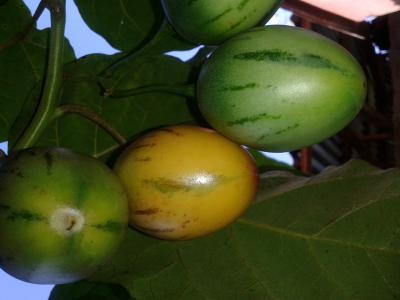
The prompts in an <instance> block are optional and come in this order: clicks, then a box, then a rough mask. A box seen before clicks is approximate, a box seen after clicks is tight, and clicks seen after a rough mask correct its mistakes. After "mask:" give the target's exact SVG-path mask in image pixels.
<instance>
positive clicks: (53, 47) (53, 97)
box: [13, 0, 66, 151]
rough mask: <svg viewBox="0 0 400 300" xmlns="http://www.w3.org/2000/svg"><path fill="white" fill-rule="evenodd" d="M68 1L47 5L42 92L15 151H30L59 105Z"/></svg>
mask: <svg viewBox="0 0 400 300" xmlns="http://www.w3.org/2000/svg"><path fill="white" fill-rule="evenodd" d="M65 2H66V0H47V1H45V2H44V3H45V4H46V7H47V9H49V10H50V16H51V29H50V42H49V54H48V59H47V67H46V75H45V79H44V86H43V92H42V95H41V99H40V101H39V104H38V107H37V109H36V112H35V115H34V116H33V118H32V121H31V122H30V124H29V125H28V127H27V128H26V130H25V131H24V133H23V134H22V136H21V137H20V138H19V139H18V141H17V142H16V144H15V146H14V149H13V151H16V150H20V149H24V148H29V147H31V146H33V145H34V144H35V143H36V141H37V140H38V139H39V137H40V135H41V134H42V133H43V131H44V130H45V129H46V128H47V126H48V125H49V123H50V122H51V121H52V117H53V115H54V111H55V109H56V107H57V105H58V99H59V96H60V90H61V82H62V64H63V50H64V31H65Z"/></svg>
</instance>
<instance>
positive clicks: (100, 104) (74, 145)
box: [38, 55, 194, 160]
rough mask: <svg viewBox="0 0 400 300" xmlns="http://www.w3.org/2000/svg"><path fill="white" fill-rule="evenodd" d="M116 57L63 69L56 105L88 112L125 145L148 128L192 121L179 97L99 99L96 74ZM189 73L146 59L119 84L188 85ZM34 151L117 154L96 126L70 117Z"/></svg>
mask: <svg viewBox="0 0 400 300" xmlns="http://www.w3.org/2000/svg"><path fill="white" fill-rule="evenodd" d="M119 57H120V56H119V55H117V56H112V57H110V56H107V55H90V56H86V57H85V58H82V59H80V60H78V61H76V62H73V63H71V64H69V65H67V66H66V68H65V74H64V78H65V79H64V84H63V93H62V103H63V104H66V103H74V104H80V105H85V106H87V107H89V108H91V109H92V110H93V111H96V112H97V113H98V114H100V115H101V116H102V117H103V118H104V119H105V120H107V121H108V122H109V123H110V124H112V126H114V127H115V128H116V129H117V130H119V131H120V132H121V133H122V134H123V135H124V136H125V137H126V138H129V139H131V138H133V137H135V136H136V135H138V134H139V133H141V132H143V131H146V130H149V129H151V128H155V127H159V126H164V125H171V124H177V123H183V122H192V121H193V120H194V116H193V114H192V113H191V109H192V108H191V105H193V104H191V102H190V101H189V100H186V99H185V98H182V97H180V96H176V95H171V94H164V93H151V94H145V95H140V96H135V97H127V98H120V99H111V98H106V97H104V96H103V95H102V89H101V88H100V87H99V85H98V78H97V74H98V72H99V71H100V70H102V69H103V68H104V67H105V66H107V65H109V64H110V63H111V62H113V61H114V60H115V59H118V58H119ZM190 71H191V66H190V65H189V64H185V63H183V62H181V61H180V60H178V59H175V58H172V57H169V56H165V55H159V56H152V57H146V58H143V59H141V60H140V61H138V63H137V64H135V65H134V66H132V67H131V69H127V70H126V76H125V78H124V80H121V84H123V86H124V87H127V88H134V87H138V86H148V85H152V84H158V83H164V84H168V83H170V84H173V83H177V84H182V83H186V82H187V81H188V78H189V75H190ZM118 80H120V79H118ZM38 145H40V146H62V147H67V148H71V149H75V150H77V151H79V152H83V153H86V154H89V155H92V156H94V157H96V158H99V159H103V160H105V159H106V158H108V156H109V155H110V153H111V152H112V151H113V150H115V149H116V148H118V144H117V143H116V142H115V141H114V140H113V139H112V138H111V137H110V136H109V135H108V134H107V133H105V132H104V131H103V130H102V129H101V128H100V127H99V126H97V125H96V124H93V123H91V122H89V121H87V120H86V119H84V118H82V117H81V116H76V115H67V116H65V117H63V118H62V119H59V120H58V121H57V122H56V124H55V125H54V126H52V127H51V128H49V130H47V131H46V132H45V134H44V136H43V137H42V138H41V140H40V141H39V143H38Z"/></svg>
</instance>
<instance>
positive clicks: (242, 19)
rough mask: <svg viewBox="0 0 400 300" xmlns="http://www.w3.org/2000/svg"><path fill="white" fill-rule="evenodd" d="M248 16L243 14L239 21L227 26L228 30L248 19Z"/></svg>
mask: <svg viewBox="0 0 400 300" xmlns="http://www.w3.org/2000/svg"><path fill="white" fill-rule="evenodd" d="M248 17H249V16H248V15H247V16H243V18H241V19H240V20H239V21H237V22H236V23H234V24H232V25H231V26H229V30H233V29H235V28H236V27H239V26H240V25H242V24H243V23H244V22H245V21H246V20H247V19H248ZM227 31H228V30H227Z"/></svg>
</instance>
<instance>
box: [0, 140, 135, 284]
mask: <svg viewBox="0 0 400 300" xmlns="http://www.w3.org/2000/svg"><path fill="white" fill-rule="evenodd" d="M0 228H1V230H0V267H1V268H2V269H3V270H4V271H5V272H7V273H8V274H10V275H11V276H14V277H16V278H18V279H20V280H23V281H26V282H30V283H39V284H63V283H69V282H74V281H77V280H80V279H83V278H85V277H87V276H89V275H90V274H91V273H92V272H94V271H96V270H97V268H98V267H99V266H100V265H101V264H103V263H105V262H106V261H107V259H108V258H109V257H110V256H111V255H112V254H113V253H114V251H115V250H116V248H117V247H118V246H119V244H120V242H121V241H122V239H123V237H124V236H125V232H126V229H127V228H128V203H127V198H126V194H125V191H124V190H123V187H122V185H121V183H120V181H119V179H118V177H117V176H116V175H115V174H114V173H113V172H112V171H111V170H110V169H109V168H108V167H106V166H105V165H104V164H102V163H101V162H99V161H97V160H95V159H93V158H91V157H88V156H85V155H82V154H78V153H75V152H73V151H71V150H67V149H62V148H32V149H26V150H21V151H18V152H16V153H14V154H12V155H11V156H9V157H8V158H7V159H6V161H5V162H4V164H3V165H2V166H1V167H0Z"/></svg>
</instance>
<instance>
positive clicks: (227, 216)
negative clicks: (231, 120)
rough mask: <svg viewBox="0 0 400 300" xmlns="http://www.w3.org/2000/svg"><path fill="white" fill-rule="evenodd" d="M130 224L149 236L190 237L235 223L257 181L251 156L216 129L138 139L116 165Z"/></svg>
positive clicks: (183, 129) (177, 130)
mask: <svg viewBox="0 0 400 300" xmlns="http://www.w3.org/2000/svg"><path fill="white" fill-rule="evenodd" d="M115 171H116V173H117V174H118V176H119V177H120V179H121V181H122V183H123V185H124V187H125V190H126V191H127V194H128V199H129V200H128V201H129V208H130V217H129V222H130V224H131V225H132V226H134V227H135V228H137V229H138V230H140V231H142V232H145V233H147V234H149V235H152V236H155V237H158V238H161V239H170V240H187V239H192V238H195V237H200V236H204V235H207V234H210V233H212V232H214V231H217V230H218V229H221V228H223V227H225V226H226V225H228V224H230V223H232V222H233V221H234V220H236V219H237V218H238V217H239V216H240V215H242V214H243V213H244V212H245V210H246V209H247V208H248V206H249V205H250V203H251V201H252V199H253V198H254V195H255V193H256V189H257V185H258V173H257V169H256V166H255V163H254V161H253V159H252V157H251V156H250V155H249V154H248V153H247V151H246V150H244V149H243V148H242V147H241V146H239V145H237V144H235V143H233V142H232V141H230V140H228V139H226V138H225V137H223V136H221V135H220V134H218V133H217V132H215V131H214V130H210V129H206V128H202V127H197V126H186V125H180V126H171V127H166V128H162V129H159V130H155V131H153V132H150V133H149V134H147V135H144V136H143V137H141V138H139V139H138V140H136V141H135V142H134V143H133V144H131V145H130V146H128V148H127V149H126V150H125V151H124V152H123V153H122V155H121V156H120V157H119V158H118V160H117V162H116V164H115Z"/></svg>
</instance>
